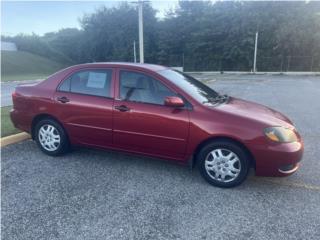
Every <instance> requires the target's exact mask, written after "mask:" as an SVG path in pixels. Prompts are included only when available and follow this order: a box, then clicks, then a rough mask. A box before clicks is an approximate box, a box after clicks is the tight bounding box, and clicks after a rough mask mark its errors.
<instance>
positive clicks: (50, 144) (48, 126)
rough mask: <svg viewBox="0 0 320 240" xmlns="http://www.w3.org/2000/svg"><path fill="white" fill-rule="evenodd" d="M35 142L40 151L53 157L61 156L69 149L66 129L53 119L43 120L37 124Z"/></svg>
mask: <svg viewBox="0 0 320 240" xmlns="http://www.w3.org/2000/svg"><path fill="white" fill-rule="evenodd" d="M35 140H36V142H37V144H38V146H39V147H40V149H41V150H42V151H43V152H44V153H46V154H48V155H51V156H57V155H61V154H63V153H66V152H67V151H68V149H69V141H68V138H67V135H66V133H65V131H64V129H63V128H62V127H61V125H60V124H59V123H57V122H56V121H54V120H52V119H43V120H41V121H39V122H38V123H37V124H36V127H35Z"/></svg>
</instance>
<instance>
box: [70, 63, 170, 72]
mask: <svg viewBox="0 0 320 240" xmlns="http://www.w3.org/2000/svg"><path fill="white" fill-rule="evenodd" d="M73 67H120V68H121V67H130V68H136V69H147V70H150V71H156V72H157V71H160V70H164V69H168V67H165V66H162V65H157V64H149V63H131V62H93V63H84V64H79V65H75V66H73Z"/></svg>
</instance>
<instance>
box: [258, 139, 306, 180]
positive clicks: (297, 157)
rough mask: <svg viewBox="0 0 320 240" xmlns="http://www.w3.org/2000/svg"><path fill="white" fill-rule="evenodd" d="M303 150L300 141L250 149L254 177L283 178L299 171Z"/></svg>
mask: <svg viewBox="0 0 320 240" xmlns="http://www.w3.org/2000/svg"><path fill="white" fill-rule="evenodd" d="M303 150H304V146H303V142H302V141H299V142H294V143H282V144H274V145H268V146H256V147H254V148H252V153H253V155H254V158H255V163H256V166H255V167H256V175H257V176H268V177H285V176H288V175H291V174H293V173H294V172H296V171H297V170H298V169H299V166H300V164H299V162H300V161H301V159H302V156H303Z"/></svg>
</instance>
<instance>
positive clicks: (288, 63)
mask: <svg viewBox="0 0 320 240" xmlns="http://www.w3.org/2000/svg"><path fill="white" fill-rule="evenodd" d="M287 59H288V61H287V72H289V69H290V59H291V56H288V57H287Z"/></svg>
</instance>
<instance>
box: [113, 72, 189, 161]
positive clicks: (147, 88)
mask: <svg viewBox="0 0 320 240" xmlns="http://www.w3.org/2000/svg"><path fill="white" fill-rule="evenodd" d="M116 84H118V88H117V89H118V90H119V91H118V93H116V96H117V98H116V99H115V103H114V114H113V116H114V118H113V119H114V122H113V128H114V131H113V144H114V146H115V147H117V148H121V149H125V150H129V151H135V152H141V153H147V154H151V155H155V156H162V157H169V158H174V159H182V158H183V157H184V154H185V152H186V146H187V139H188V134H189V110H188V109H187V108H179V109H178V108H172V107H168V106H165V105H164V99H165V97H167V96H174V95H176V93H174V92H173V91H172V90H170V89H169V88H168V87H167V86H165V85H164V84H163V83H162V82H161V81H159V80H158V79H155V78H154V77H152V76H150V75H147V74H145V73H143V72H138V71H132V70H125V69H122V70H121V69H120V70H118V74H117V81H116Z"/></svg>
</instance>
